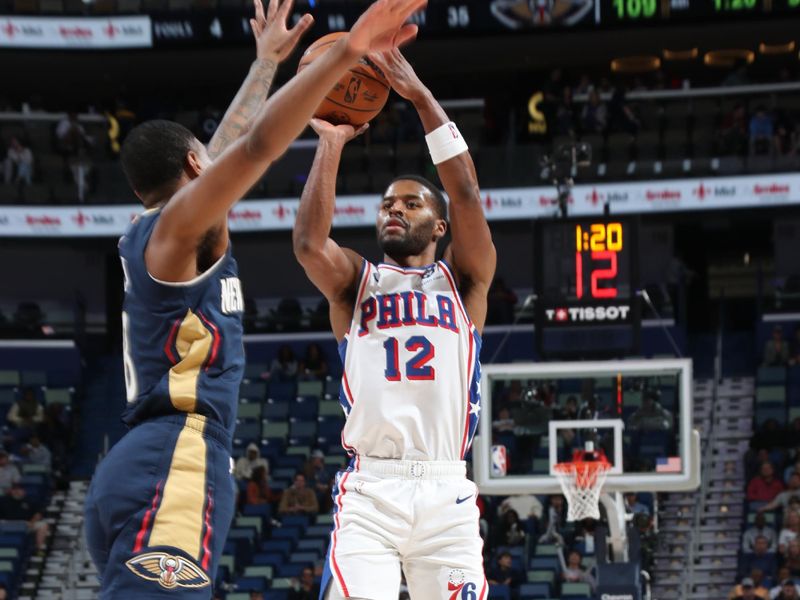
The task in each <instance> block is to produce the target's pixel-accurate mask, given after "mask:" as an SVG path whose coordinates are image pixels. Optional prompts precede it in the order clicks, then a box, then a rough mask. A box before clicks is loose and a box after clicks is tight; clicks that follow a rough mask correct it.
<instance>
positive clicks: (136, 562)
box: [125, 552, 211, 590]
mask: <svg viewBox="0 0 800 600" xmlns="http://www.w3.org/2000/svg"><path fill="white" fill-rule="evenodd" d="M125 564H126V565H127V567H128V568H129V569H130V570H131V571H133V572H134V573H135V574H136V575H138V576H139V577H141V578H142V579H148V580H150V581H157V582H158V583H159V584H160V585H161V587H163V588H167V589H168V590H171V589H173V588H176V587H184V588H201V587H206V586H207V585H210V584H211V581H210V580H209V578H208V576H207V575H206V574H205V573H203V571H202V570H201V569H199V568H198V567H197V566H195V565H194V564H192V562H191V561H188V560H186V559H185V558H181V557H179V556H172V555H171V554H166V553H164V552H148V553H147V554H140V555H139V556H135V557H133V558H132V559H130V560H129V561H128V562H126V563H125Z"/></svg>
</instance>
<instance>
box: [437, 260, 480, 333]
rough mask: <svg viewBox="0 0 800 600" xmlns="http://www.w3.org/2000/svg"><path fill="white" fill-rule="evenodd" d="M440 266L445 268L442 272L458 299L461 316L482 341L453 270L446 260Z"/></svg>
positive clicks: (441, 261) (440, 262)
mask: <svg viewBox="0 0 800 600" xmlns="http://www.w3.org/2000/svg"><path fill="white" fill-rule="evenodd" d="M439 264H440V265H441V266H442V267H444V268H443V270H442V272H443V273H444V276H445V279H447V283H448V284H449V285H450V288H451V289H452V290H453V294H454V295H455V297H456V302H457V303H458V309H459V310H460V311H461V315H462V316H463V317H464V319H465V320H466V322H467V323H468V324H469V329H470V331H471V332H474V333H475V334H476V335H477V336H478V339H480V337H481V335H480V333H479V332H478V329H477V328H476V327H475V324H474V323H473V322H472V319H470V317H469V314H467V309H466V307H465V306H464V301H463V300H462V298H461V292H459V291H458V288H457V287H456V278H455V275H454V274H453V269H452V268H451V267H450V265H449V264H447V261H446V260H444V259H442V260H440V261H439Z"/></svg>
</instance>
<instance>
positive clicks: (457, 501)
mask: <svg viewBox="0 0 800 600" xmlns="http://www.w3.org/2000/svg"><path fill="white" fill-rule="evenodd" d="M472 496H474V494H470V495H469V496H467V497H466V498H456V504H461V503H462V502H466V501H467V500H469V499H470V498H472Z"/></svg>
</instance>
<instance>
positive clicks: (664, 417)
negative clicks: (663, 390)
mask: <svg viewBox="0 0 800 600" xmlns="http://www.w3.org/2000/svg"><path fill="white" fill-rule="evenodd" d="M658 397H659V394H658V391H657V390H645V391H644V394H643V395H642V405H641V406H640V407H639V408H637V409H636V412H634V413H633V414H632V415H631V417H630V419H629V420H628V427H630V428H631V429H638V430H640V431H668V430H670V429H672V414H671V413H670V412H669V411H668V410H666V409H665V408H664V407H663V406H661V403H660V402H659V401H658Z"/></svg>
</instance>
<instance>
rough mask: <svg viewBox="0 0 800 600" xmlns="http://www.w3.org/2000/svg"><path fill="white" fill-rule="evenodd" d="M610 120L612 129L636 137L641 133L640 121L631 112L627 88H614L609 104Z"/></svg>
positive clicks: (619, 86)
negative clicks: (626, 96) (626, 93)
mask: <svg viewBox="0 0 800 600" xmlns="http://www.w3.org/2000/svg"><path fill="white" fill-rule="evenodd" d="M608 120H609V124H610V126H611V128H612V129H614V130H615V131H621V132H623V133H629V134H631V135H636V134H637V133H638V132H639V119H638V118H637V117H636V115H635V114H634V112H633V110H631V107H630V105H629V104H628V101H627V100H626V98H625V88H624V87H622V86H621V85H618V86H617V87H616V88H614V93H613V94H612V95H611V101H610V102H609V103H608Z"/></svg>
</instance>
